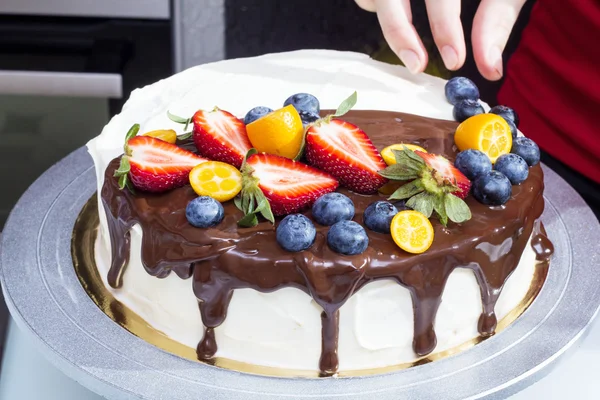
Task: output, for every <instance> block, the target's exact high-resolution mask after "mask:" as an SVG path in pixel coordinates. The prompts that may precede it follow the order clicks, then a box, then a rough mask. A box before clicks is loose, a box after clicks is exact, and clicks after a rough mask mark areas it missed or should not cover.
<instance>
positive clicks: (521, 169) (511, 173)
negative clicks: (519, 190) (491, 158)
mask: <svg viewBox="0 0 600 400" xmlns="http://www.w3.org/2000/svg"><path fill="white" fill-rule="evenodd" d="M494 169H495V170H496V171H498V172H502V173H503V174H504V175H505V176H506V177H507V178H508V180H509V181H510V183H512V184H513V185H519V184H520V183H522V182H524V181H525V179H527V176H528V175H529V166H528V165H527V163H526V162H525V160H523V158H522V157H521V156H519V155H517V154H512V153H511V154H505V155H503V156H500V157H498V160H496V164H495V165H494Z"/></svg>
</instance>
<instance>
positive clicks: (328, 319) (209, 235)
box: [88, 50, 551, 376]
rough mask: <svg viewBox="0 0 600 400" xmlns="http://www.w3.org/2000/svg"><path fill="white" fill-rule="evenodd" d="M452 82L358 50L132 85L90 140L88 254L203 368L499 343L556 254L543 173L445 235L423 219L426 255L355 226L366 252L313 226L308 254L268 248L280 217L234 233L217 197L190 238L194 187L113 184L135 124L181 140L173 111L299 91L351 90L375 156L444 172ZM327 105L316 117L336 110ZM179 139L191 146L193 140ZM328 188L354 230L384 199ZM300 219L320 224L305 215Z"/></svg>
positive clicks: (122, 295)
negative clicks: (414, 159) (338, 246)
mask: <svg viewBox="0 0 600 400" xmlns="http://www.w3.org/2000/svg"><path fill="white" fill-rule="evenodd" d="M445 85H446V81H444V80H442V79H439V78H435V77H432V76H428V75H424V74H422V75H417V76H414V75H411V74H410V73H408V71H407V70H406V69H404V68H403V67H400V66H392V65H388V64H384V63H380V62H377V61H374V60H372V59H370V58H369V57H367V56H365V55H362V54H357V53H347V52H334V51H322V50H318V51H317V50H311V51H297V52H290V53H281V54H271V55H266V56H261V57H256V58H248V59H237V60H228V61H222V62H218V63H213V64H206V65H202V66H197V67H194V68H191V69H189V70H186V71H184V72H181V73H179V74H176V75H174V76H172V77H170V78H168V79H165V80H162V81H159V82H157V83H155V84H152V85H150V86H147V87H144V88H141V89H138V90H135V91H134V92H133V93H132V94H131V97H130V99H129V100H128V101H127V103H126V104H125V106H124V108H123V111H122V112H121V113H120V114H119V115H116V116H115V117H114V118H112V120H111V121H110V122H109V124H108V125H107V126H106V127H105V128H104V130H103V131H102V133H101V134H100V135H99V136H98V137H96V138H95V139H93V140H92V141H90V142H89V143H88V149H89V152H90V154H91V155H92V157H93V159H94V164H95V168H96V176H97V180H98V204H99V206H98V207H99V208H98V213H99V216H100V227H99V231H98V240H97V242H96V247H95V257H96V265H97V268H98V272H99V274H100V276H101V277H102V280H103V283H104V285H105V286H106V288H107V289H108V290H109V291H110V293H112V294H113V295H114V297H115V298H116V299H117V300H118V301H119V302H121V303H122V304H124V305H125V306H127V307H128V308H129V309H131V310H132V311H134V312H135V313H137V314H138V315H139V316H140V317H141V318H143V319H144V320H145V321H146V322H147V323H148V324H149V325H150V326H152V327H153V328H154V329H156V330H158V331H160V332H162V333H163V334H164V335H166V336H168V337H169V338H171V339H173V340H175V341H177V342H179V343H181V344H183V345H185V346H189V347H191V348H194V349H197V354H198V359H200V360H203V361H210V360H212V359H215V358H223V359H228V360H234V361H237V362H242V363H246V364H252V365H258V366H266V367H273V368H277V369H284V370H296V371H309V372H313V373H315V374H320V375H322V376H331V375H335V374H337V373H340V372H344V371H361V370H368V369H376V368H383V367H388V366H393V365H398V364H409V363H415V362H418V361H419V360H421V359H423V357H432V356H433V355H435V354H440V353H442V352H444V351H448V350H450V349H454V348H457V347H459V346H460V345H462V344H464V343H466V342H469V341H473V340H474V339H477V338H481V337H488V336H491V335H493V334H494V332H495V329H496V325H497V322H498V321H499V320H501V319H502V318H504V317H505V316H507V315H508V314H509V313H511V311H513V310H514V309H516V308H517V307H518V306H519V305H520V304H522V303H523V302H524V301H525V300H526V296H527V294H528V292H529V290H530V288H531V286H532V282H533V281H534V276H535V274H536V268H537V265H538V262H539V261H541V260H547V258H548V257H549V254H550V253H551V244H550V243H549V242H548V240H547V239H546V238H545V236H544V232H543V227H542V226H541V224H540V223H539V221H538V219H539V217H540V215H541V213H542V211H543V207H544V201H543V197H542V193H543V174H542V169H541V167H540V166H539V164H537V165H534V166H531V167H530V168H529V169H528V176H527V178H526V180H525V181H524V182H522V183H521V184H519V185H513V186H512V188H511V191H512V192H511V195H510V200H508V201H507V202H506V203H505V204H503V205H500V206H490V205H485V204H482V203H480V202H479V201H477V200H476V199H475V198H474V196H473V195H469V196H468V197H466V199H465V202H466V204H467V205H468V207H469V209H470V212H471V215H472V216H471V218H470V219H469V220H468V221H464V222H462V223H454V222H452V221H449V222H448V223H447V224H446V226H444V224H442V223H441V222H440V220H438V219H436V218H435V217H433V216H432V217H431V226H432V228H433V233H434V236H433V238H434V239H433V242H432V243H431V247H429V249H427V250H426V251H424V252H422V253H420V254H411V253H408V252H406V251H404V250H402V249H401V248H400V247H398V245H397V244H396V243H395V242H394V240H392V237H391V236H390V234H385V233H379V232H375V231H372V230H370V229H364V232H365V233H366V236H367V237H368V245H366V247H365V249H364V251H362V252H360V253H358V254H353V255H348V254H346V255H345V254H340V252H339V251H337V252H336V251H335V250H334V249H333V248H332V246H331V244H330V243H328V238H327V236H328V231H329V230H330V229H331V228H330V227H329V226H323V225H320V224H318V223H314V226H315V230H316V238H315V239H314V243H313V244H311V246H310V247H309V248H307V249H304V250H302V251H296V252H294V251H288V250H285V249H284V248H283V247H282V245H281V244H280V243H278V239H277V237H276V235H277V233H276V232H277V227H278V226H279V225H280V224H281V217H278V218H276V221H275V224H273V223H271V222H270V221H268V220H266V219H264V218H262V217H259V218H258V224H257V225H256V226H253V227H240V226H239V224H238V222H239V221H240V219H242V218H243V217H244V213H243V212H242V211H241V210H240V209H239V207H236V205H235V204H234V201H225V202H223V203H222V206H223V211H224V213H223V215H224V217H223V219H222V221H221V222H220V223H218V224H217V225H215V226H211V227H206V228H198V227H195V226H193V225H192V224H191V223H190V222H189V221H188V219H187V218H188V217H186V207H187V206H188V204H189V203H190V201H192V200H193V199H195V198H197V197H198V194H197V193H196V192H195V191H194V189H193V188H192V187H191V186H190V185H189V184H185V185H183V186H181V187H178V188H175V189H172V190H168V191H164V192H162V193H147V192H145V191H143V190H142V191H140V190H136V191H135V192H134V193H131V192H130V191H128V190H127V189H124V190H123V189H122V188H121V187H120V186H119V179H118V178H116V177H115V176H114V175H115V171H116V170H118V169H119V163H120V159H121V155H122V153H123V143H124V138H125V135H126V133H127V132H128V130H129V129H130V127H131V126H133V125H134V124H139V127H140V134H142V133H144V132H151V131H154V130H165V129H172V130H174V131H175V132H176V133H177V134H178V135H183V134H184V132H185V131H186V128H188V127H187V125H188V124H187V123H186V124H181V123H179V122H182V121H178V119H177V118H174V117H173V115H180V116H186V117H185V118H184V121H185V119H187V117H190V116H192V115H194V113H196V112H197V111H198V110H201V109H205V110H210V109H213V108H214V106H215V105H217V106H219V107H220V108H221V109H223V110H227V111H228V112H229V113H231V114H232V115H234V116H237V117H240V118H241V117H243V116H244V115H245V114H246V113H247V111H248V110H250V109H252V108H253V107H254V106H256V105H259V104H263V105H269V106H271V107H273V108H277V107H280V104H281V103H282V102H283V100H284V99H286V98H287V97H288V96H289V95H291V94H294V93H300V92H306V93H311V94H313V95H314V96H316V97H317V98H318V99H319V101H320V105H321V108H322V109H324V110H327V109H329V110H333V109H335V108H336V107H337V106H338V104H339V103H340V101H341V100H343V99H344V98H346V97H348V95H350V94H351V93H352V92H354V91H356V92H357V93H358V101H357V104H356V106H355V107H354V109H353V110H351V111H349V112H348V113H347V114H345V115H343V116H342V117H340V118H342V119H343V120H344V121H346V122H348V123H350V124H352V125H353V126H357V127H360V129H362V131H364V132H365V133H366V134H367V135H368V137H369V138H370V140H371V141H372V143H373V145H374V146H375V147H376V148H377V150H379V151H381V150H382V149H383V148H384V147H386V146H389V145H391V144H395V143H407V144H413V145H418V146H420V147H422V148H423V149H426V151H427V152H428V153H431V154H439V155H443V156H444V157H446V158H448V159H449V160H450V161H453V160H454V159H455V158H456V156H457V153H458V149H457V146H456V143H455V141H454V136H455V132H456V130H457V127H458V126H459V124H458V123H457V122H455V121H453V106H452V104H450V103H449V102H448V101H447V99H446V97H445V95H444V93H445ZM324 110H321V116H324V115H327V114H331V113H332V112H333V111H324ZM169 116H170V117H169ZM176 121H177V122H176ZM192 123H194V122H192ZM240 123H241V122H240ZM242 124H243V123H242ZM184 125H185V126H184ZM187 130H189V128H188V129H187ZM177 143H178V145H180V146H181V147H182V148H186V149H189V150H191V151H193V152H195V151H196V146H195V145H194V143H193V142H192V141H191V140H189V139H188V140H179V141H178V142H177ZM402 151H404V150H402ZM406 151H408V149H407V150H406ZM411 154H413V155H414V154H422V153H419V152H416V153H415V152H413V153H411ZM309 159H311V156H310V155H309ZM248 160H250V159H248ZM312 160H313V164H314V160H315V158H314V157H312ZM238 166H239V165H238ZM384 167H385V165H384ZM342 181H343V180H342ZM384 181H385V179H383V180H382V182H381V183H383V182H384ZM343 182H345V181H343ZM336 186H337V183H336ZM345 186H348V185H345ZM350 186H351V185H350ZM380 186H381V184H379V185H378V187H380ZM394 189H395V188H394ZM336 191H337V192H338V193H342V194H343V195H345V196H347V198H349V199H351V200H352V202H353V204H354V207H355V213H354V217H353V218H352V219H353V220H354V221H356V222H357V223H359V224H361V225H363V213H364V211H365V209H366V208H367V207H368V205H369V204H371V203H373V202H374V201H377V200H386V199H387V197H388V196H389V193H388V194H387V195H384V194H382V193H378V192H377V191H375V193H372V194H358V193H355V192H354V191H352V190H349V189H347V188H345V187H344V185H340V186H339V187H338V188H337V190H336ZM465 194H466V193H465ZM314 200H315V199H312V200H311V203H312V202H313V201H314ZM272 206H273V204H272ZM298 212H299V213H303V214H304V215H306V216H308V217H309V219H311V220H313V219H314V216H313V215H312V212H311V208H310V205H309V206H307V207H304V208H303V209H301V210H298Z"/></svg>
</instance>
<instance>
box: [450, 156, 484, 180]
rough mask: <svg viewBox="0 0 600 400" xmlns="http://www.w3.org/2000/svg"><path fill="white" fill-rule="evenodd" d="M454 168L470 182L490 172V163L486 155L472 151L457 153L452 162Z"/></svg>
mask: <svg viewBox="0 0 600 400" xmlns="http://www.w3.org/2000/svg"><path fill="white" fill-rule="evenodd" d="M454 166H455V167H456V168H458V170H459V171H460V172H462V173H463V174H464V175H465V176H466V177H467V178H469V179H470V180H471V181H472V180H474V179H475V178H477V177H478V176H479V175H481V174H483V173H486V172H488V171H491V170H492V162H491V161H490V158H489V157H488V156H487V154H485V153H483V152H482V151H479V150H474V149H468V150H465V151H461V152H460V153H458V155H457V156H456V160H454Z"/></svg>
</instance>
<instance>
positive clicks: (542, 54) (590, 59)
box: [498, 0, 600, 182]
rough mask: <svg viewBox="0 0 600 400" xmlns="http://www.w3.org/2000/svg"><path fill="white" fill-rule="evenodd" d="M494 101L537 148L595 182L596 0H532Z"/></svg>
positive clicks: (599, 143)
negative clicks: (515, 117)
mask: <svg viewBox="0 0 600 400" xmlns="http://www.w3.org/2000/svg"><path fill="white" fill-rule="evenodd" d="M498 101H499V104H504V105H506V106H509V107H511V108H513V109H514V110H515V111H516V112H517V114H518V115H519V118H520V121H521V122H520V125H519V129H520V130H521V131H522V132H523V133H524V134H525V135H526V136H528V137H530V138H531V139H533V140H534V141H535V142H536V143H537V144H538V145H539V146H540V148H542V149H543V150H545V151H546V152H547V153H549V154H550V155H552V156H554V157H555V158H557V159H559V160H560V161H562V162H563V163H565V164H566V165H568V166H570V167H571V168H573V169H574V170H576V171H578V172H580V173H581V174H583V175H585V176H587V177H588V178H590V179H592V180H594V181H596V182H600V0H573V1H565V0H538V1H537V4H536V5H535V6H534V7H533V9H532V11H531V18H530V20H529V24H528V25H527V26H526V28H525V29H524V31H523V35H522V37H521V42H520V43H519V46H518V48H517V50H516V51H515V52H514V54H513V55H512V57H511V58H510V60H509V62H508V65H507V68H506V79H505V82H504V84H503V86H502V88H501V89H500V92H499V94H498Z"/></svg>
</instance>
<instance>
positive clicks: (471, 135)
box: [454, 114, 512, 164]
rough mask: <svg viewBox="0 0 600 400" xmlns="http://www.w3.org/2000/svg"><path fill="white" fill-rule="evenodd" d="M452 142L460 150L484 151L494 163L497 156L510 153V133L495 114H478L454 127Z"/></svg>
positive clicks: (504, 123) (504, 122)
mask: <svg viewBox="0 0 600 400" xmlns="http://www.w3.org/2000/svg"><path fill="white" fill-rule="evenodd" d="M454 143H455V144H456V147H458V149H459V150H460V151H464V150H467V149H475V150H480V151H482V152H484V153H485V154H487V156H488V157H489V158H490V161H491V162H492V164H494V163H495V162H496V159H497V158H498V157H500V156H501V155H503V154H508V153H510V148H511V146H512V134H511V131H510V127H509V126H508V124H507V123H506V121H505V120H504V118H502V117H500V116H498V115H496V114H478V115H475V116H473V117H471V118H468V119H467V120H465V121H464V122H462V123H461V124H460V125H459V126H458V128H456V132H455V133H454Z"/></svg>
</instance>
